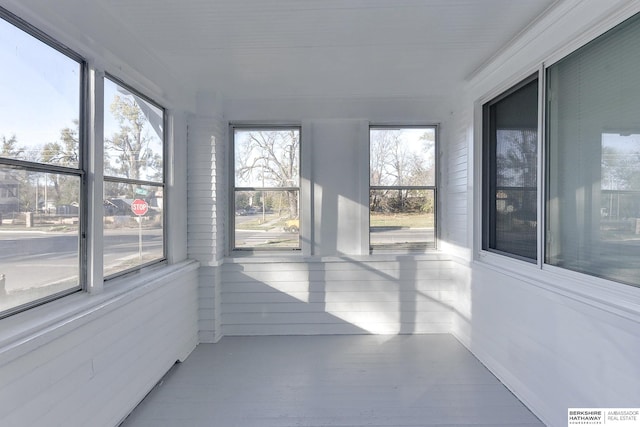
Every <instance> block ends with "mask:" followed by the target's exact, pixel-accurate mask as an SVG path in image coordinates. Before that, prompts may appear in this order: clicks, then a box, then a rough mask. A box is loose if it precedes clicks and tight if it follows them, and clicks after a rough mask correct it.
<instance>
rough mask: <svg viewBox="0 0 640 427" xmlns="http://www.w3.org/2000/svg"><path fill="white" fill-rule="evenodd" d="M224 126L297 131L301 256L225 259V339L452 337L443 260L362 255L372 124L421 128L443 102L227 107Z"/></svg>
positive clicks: (242, 103)
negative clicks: (278, 126)
mask: <svg viewBox="0 0 640 427" xmlns="http://www.w3.org/2000/svg"><path fill="white" fill-rule="evenodd" d="M224 110H225V119H227V120H228V121H229V122H231V123H234V122H236V123H242V124H247V123H249V124H251V123H253V124H265V123H266V124H269V123H283V122H284V123H288V124H294V125H295V124H298V125H301V127H302V134H301V135H302V137H301V147H302V148H301V151H302V171H301V175H302V183H301V212H302V214H301V218H302V224H301V225H302V227H301V240H302V243H301V251H300V253H289V254H286V253H282V252H280V253H277V254H264V253H263V254H258V253H256V254H254V255H253V256H247V255H243V254H236V253H229V252H228V251H227V258H225V260H224V263H223V265H222V267H221V277H220V279H221V299H222V306H221V324H222V331H223V334H224V335H268V334H276V335H279V334H345V333H356V334H362V333H365V334H370V333H374V334H397V333H428V332H437V333H441V332H449V331H450V330H451V325H452V317H453V315H452V308H451V307H452V305H453V290H452V286H453V281H452V279H451V277H452V275H453V271H452V270H453V264H452V263H451V260H450V257H449V256H446V255H443V254H441V253H432V254H427V255H422V256H420V255H418V256H415V255H383V254H376V255H369V242H368V233H369V229H368V215H369V209H368V205H369V160H368V158H369V125H370V124H395V125H426V124H438V123H441V122H442V121H443V120H444V119H446V118H447V117H448V116H447V115H448V111H447V108H446V104H445V103H444V102H442V100H441V99H428V98H403V99H333V98H331V99H329V98H328V99H316V100H309V99H273V100H268V101H267V100H234V99H232V100H227V101H226V102H225V104H224Z"/></svg>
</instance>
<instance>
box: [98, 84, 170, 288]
mask: <svg viewBox="0 0 640 427" xmlns="http://www.w3.org/2000/svg"><path fill="white" fill-rule="evenodd" d="M104 102H105V105H104V113H105V117H104V187H103V193H104V197H103V204H104V219H103V225H104V253H103V257H104V261H103V262H104V275H105V276H109V275H113V274H116V273H121V272H126V271H128V270H131V269H134V268H138V267H140V266H142V265H146V264H149V263H153V262H157V261H159V260H163V259H164V257H165V255H164V254H165V251H164V246H165V243H164V242H165V238H164V194H165V184H164V145H165V143H164V140H165V138H164V123H165V119H164V110H163V109H162V108H161V107H159V106H158V105H157V104H155V103H154V102H152V101H150V100H148V99H147V98H145V97H143V96H142V95H140V94H138V93H136V92H135V91H133V90H132V89H130V88H128V87H126V86H124V85H123V84H121V83H117V82H115V81H114V80H111V79H105V80H104Z"/></svg>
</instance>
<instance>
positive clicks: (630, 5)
mask: <svg viewBox="0 0 640 427" xmlns="http://www.w3.org/2000/svg"><path fill="white" fill-rule="evenodd" d="M637 13H640V2H638V1H637V0H627V4H626V5H624V6H619V7H618V8H614V9H613V11H612V12H611V13H610V14H609V15H608V16H605V17H604V18H602V19H597V20H596V22H595V23H594V24H593V25H589V26H587V29H586V30H585V31H584V32H582V33H581V34H580V35H579V36H577V37H575V38H574V39H572V40H571V41H569V42H568V43H566V44H564V45H563V46H562V47H561V48H560V49H558V50H556V51H555V52H553V53H551V54H549V55H548V56H547V57H546V58H545V59H544V61H543V62H544V64H545V67H547V68H548V67H550V66H551V65H553V64H555V63H556V62H558V61H561V60H562V59H564V58H565V57H566V56H568V55H570V54H572V53H573V52H575V51H576V50H578V49H580V48H582V47H583V46H585V45H587V44H588V43H590V42H592V41H594V40H595V39H596V38H598V37H600V36H601V35H603V34H604V33H606V32H607V31H610V30H612V29H613V28H615V27H616V26H618V25H619V24H621V23H622V22H624V21H626V20H627V19H629V18H631V17H632V16H633V15H635V14H637Z"/></svg>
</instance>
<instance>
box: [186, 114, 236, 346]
mask: <svg viewBox="0 0 640 427" xmlns="http://www.w3.org/2000/svg"><path fill="white" fill-rule="evenodd" d="M188 133H189V134H188V141H189V145H188V159H189V168H188V171H187V179H188V196H187V198H188V203H187V210H188V227H187V247H188V254H189V258H191V259H195V260H197V261H199V262H200V265H201V268H200V271H199V278H198V281H199V287H198V292H199V306H198V325H199V330H200V332H199V339H200V342H209V343H211V342H216V341H217V340H219V339H220V337H221V329H220V311H221V310H220V304H221V299H220V285H219V283H220V274H219V271H218V267H217V265H218V264H219V260H220V258H221V257H222V254H223V253H224V228H223V220H222V219H223V218H224V217H225V215H226V212H225V211H224V209H225V207H226V206H227V203H226V197H227V196H226V195H227V191H226V190H225V186H224V185H223V182H224V179H222V174H223V171H224V170H225V168H224V147H225V146H226V144H225V142H224V141H225V136H226V132H225V129H224V126H223V124H222V118H221V117H220V115H217V114H215V113H213V114H211V117H199V116H192V117H191V118H190V120H189V132H188Z"/></svg>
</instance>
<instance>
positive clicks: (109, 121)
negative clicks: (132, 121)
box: [0, 19, 162, 153]
mask: <svg viewBox="0 0 640 427" xmlns="http://www.w3.org/2000/svg"><path fill="white" fill-rule="evenodd" d="M80 75H81V66H80V63H78V62H77V61H75V60H74V59H71V58H69V57H67V56H66V55H63V54H61V53H60V52H58V51H57V50H55V49H53V48H52V47H50V46H48V45H46V44H45V43H43V42H41V41H39V40H37V39H36V38H34V37H32V36H31V35H29V34H27V33H25V32H24V31H22V30H20V29H18V28H16V27H15V26H13V25H12V24H10V23H8V22H6V21H4V20H3V19H0V137H5V138H7V139H9V138H11V137H12V136H13V135H15V137H16V139H17V146H18V147H23V146H27V147H39V146H42V145H44V144H46V143H48V142H55V141H59V140H60V131H61V130H62V129H64V128H66V127H69V128H75V125H74V120H78V119H79V117H80V112H79V109H80V102H79V100H80ZM123 93H128V92H126V91H125V92H123V91H122V89H121V88H120V89H119V88H118V86H117V85H116V84H114V83H112V82H111V81H109V80H106V79H105V86H104V94H105V100H106V102H105V104H106V105H105V118H104V120H105V122H104V135H105V138H109V137H111V135H113V134H114V133H115V132H116V131H117V130H118V124H117V123H116V120H115V119H114V118H113V116H112V115H111V113H110V111H109V105H110V104H111V100H112V99H113V98H114V96H115V95H116V94H119V95H120V96H123ZM129 96H130V95H129ZM152 109H155V110H157V111H159V110H158V109H157V108H155V107H152ZM147 132H149V135H150V136H151V137H155V136H156V135H155V132H153V130H152V128H151V127H150V126H149V128H148V129H147ZM153 149H154V151H156V150H157V151H158V152H160V153H161V152H162V143H161V141H160V139H159V138H158V139H157V141H154V147H153Z"/></svg>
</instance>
